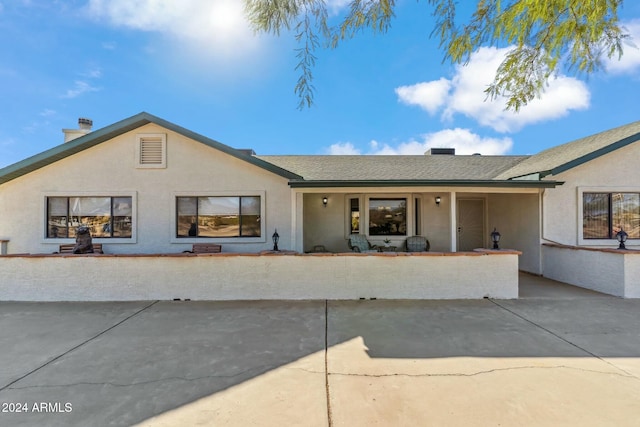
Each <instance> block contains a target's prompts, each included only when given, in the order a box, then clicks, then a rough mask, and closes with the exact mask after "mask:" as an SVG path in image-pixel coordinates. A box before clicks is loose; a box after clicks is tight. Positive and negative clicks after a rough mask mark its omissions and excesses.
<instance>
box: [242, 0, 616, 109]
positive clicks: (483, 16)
mask: <svg viewBox="0 0 640 427" xmlns="http://www.w3.org/2000/svg"><path fill="white" fill-rule="evenodd" d="M426 3H427V4H428V5H429V6H430V7H431V8H432V15H433V18H434V21H435V22H434V30H433V32H432V33H431V35H432V37H436V38H437V39H439V42H440V48H441V49H442V50H443V52H444V60H445V61H450V62H451V63H454V64H466V63H467V62H468V61H469V59H470V57H471V55H472V54H473V53H474V52H475V51H477V50H478V49H479V48H480V47H482V46H495V47H505V46H514V48H513V50H511V51H510V53H509V54H508V55H507V57H506V58H505V60H504V62H503V63H502V64H501V65H500V67H499V68H498V70H497V72H496V76H495V79H494V81H493V82H492V83H491V84H490V85H489V86H488V88H487V89H486V90H485V92H486V93H487V96H488V97H489V98H491V99H495V98H498V97H506V98H507V102H506V108H507V109H510V110H514V111H518V110H520V108H522V107H523V106H524V105H526V104H527V103H529V102H530V101H531V100H532V99H534V98H535V97H537V96H540V94H541V93H542V92H543V91H544V87H545V85H546V84H547V82H548V80H549V79H550V78H551V77H552V76H553V75H554V74H557V73H558V72H560V71H566V72H573V73H576V74H581V73H584V74H590V73H593V72H595V71H597V70H599V69H600V68H602V59H603V56H605V55H606V57H608V58H612V57H614V56H617V57H618V58H619V57H620V56H621V55H622V53H623V49H622V43H623V42H624V40H625V39H626V38H627V37H628V36H627V35H626V34H625V33H624V31H623V29H622V28H621V27H620V23H619V19H618V9H619V8H620V7H621V6H622V3H623V0H478V2H477V4H476V8H475V10H474V12H473V14H472V15H471V18H469V20H468V22H463V23H458V22H457V19H456V18H457V16H456V1H455V0H426ZM245 4H246V11H247V16H248V18H249V20H250V22H251V24H252V25H253V27H254V29H255V30H256V31H263V32H267V33H273V34H276V35H279V34H280V31H281V30H283V29H284V30H290V29H291V28H293V29H294V30H295V38H296V41H297V42H298V46H299V47H298V48H297V49H296V57H297V58H298V64H297V66H296V70H299V72H300V73H301V75H300V77H299V79H298V82H297V84H296V86H295V89H294V90H295V93H296V94H297V95H298V97H299V99H300V103H299V105H298V107H299V108H304V107H305V106H306V107H310V106H311V105H312V103H313V95H314V90H315V88H314V87H313V84H312V82H313V74H312V69H313V67H314V65H315V62H316V56H315V52H316V50H317V49H319V48H321V47H329V48H336V47H338V45H339V43H340V42H342V41H343V40H347V39H351V38H354V37H356V36H357V35H358V33H359V32H361V31H365V30H370V31H372V32H374V33H385V32H386V31H387V30H388V29H389V28H390V27H391V23H392V19H393V18H394V16H395V14H394V9H395V1H394V0H352V1H351V2H350V8H349V11H348V12H347V13H346V14H345V15H344V17H343V18H342V20H341V22H340V23H339V24H338V25H336V26H333V27H332V26H330V25H329V24H328V12H327V5H326V4H325V2H324V1H323V0H245Z"/></svg>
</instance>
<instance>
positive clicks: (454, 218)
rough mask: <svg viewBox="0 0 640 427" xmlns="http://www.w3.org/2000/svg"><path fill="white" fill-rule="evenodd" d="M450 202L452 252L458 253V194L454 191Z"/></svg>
mask: <svg viewBox="0 0 640 427" xmlns="http://www.w3.org/2000/svg"><path fill="white" fill-rule="evenodd" d="M449 200H451V204H450V205H449V218H450V219H451V222H450V226H451V227H450V235H451V252H457V251H458V210H457V205H458V203H457V201H456V193H455V191H452V192H451V193H450V197H449Z"/></svg>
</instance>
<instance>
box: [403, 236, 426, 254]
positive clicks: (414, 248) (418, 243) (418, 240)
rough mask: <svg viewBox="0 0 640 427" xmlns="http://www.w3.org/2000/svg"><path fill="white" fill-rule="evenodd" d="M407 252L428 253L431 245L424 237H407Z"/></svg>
mask: <svg viewBox="0 0 640 427" xmlns="http://www.w3.org/2000/svg"><path fill="white" fill-rule="evenodd" d="M405 246H406V248H407V252H428V251H429V248H431V244H429V241H428V240H427V238H426V237H424V236H411V237H407V240H406V241H405Z"/></svg>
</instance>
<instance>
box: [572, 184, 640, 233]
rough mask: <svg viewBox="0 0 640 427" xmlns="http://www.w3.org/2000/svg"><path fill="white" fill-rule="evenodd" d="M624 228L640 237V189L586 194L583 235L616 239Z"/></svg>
mask: <svg viewBox="0 0 640 427" xmlns="http://www.w3.org/2000/svg"><path fill="white" fill-rule="evenodd" d="M621 228H623V229H624V231H626V232H627V234H629V238H630V239H639V238H640V193H583V194H582V234H583V238H585V239H615V237H616V233H618V231H620V229H621Z"/></svg>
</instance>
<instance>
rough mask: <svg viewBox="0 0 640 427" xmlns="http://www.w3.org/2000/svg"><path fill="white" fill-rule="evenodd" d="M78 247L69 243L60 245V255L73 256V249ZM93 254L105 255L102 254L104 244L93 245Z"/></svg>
mask: <svg viewBox="0 0 640 427" xmlns="http://www.w3.org/2000/svg"><path fill="white" fill-rule="evenodd" d="M75 246H76V244H75V243H69V244H64V245H60V249H59V250H58V253H59V254H72V253H73V248H74V247H75ZM93 253H94V254H103V253H104V252H102V243H93Z"/></svg>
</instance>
